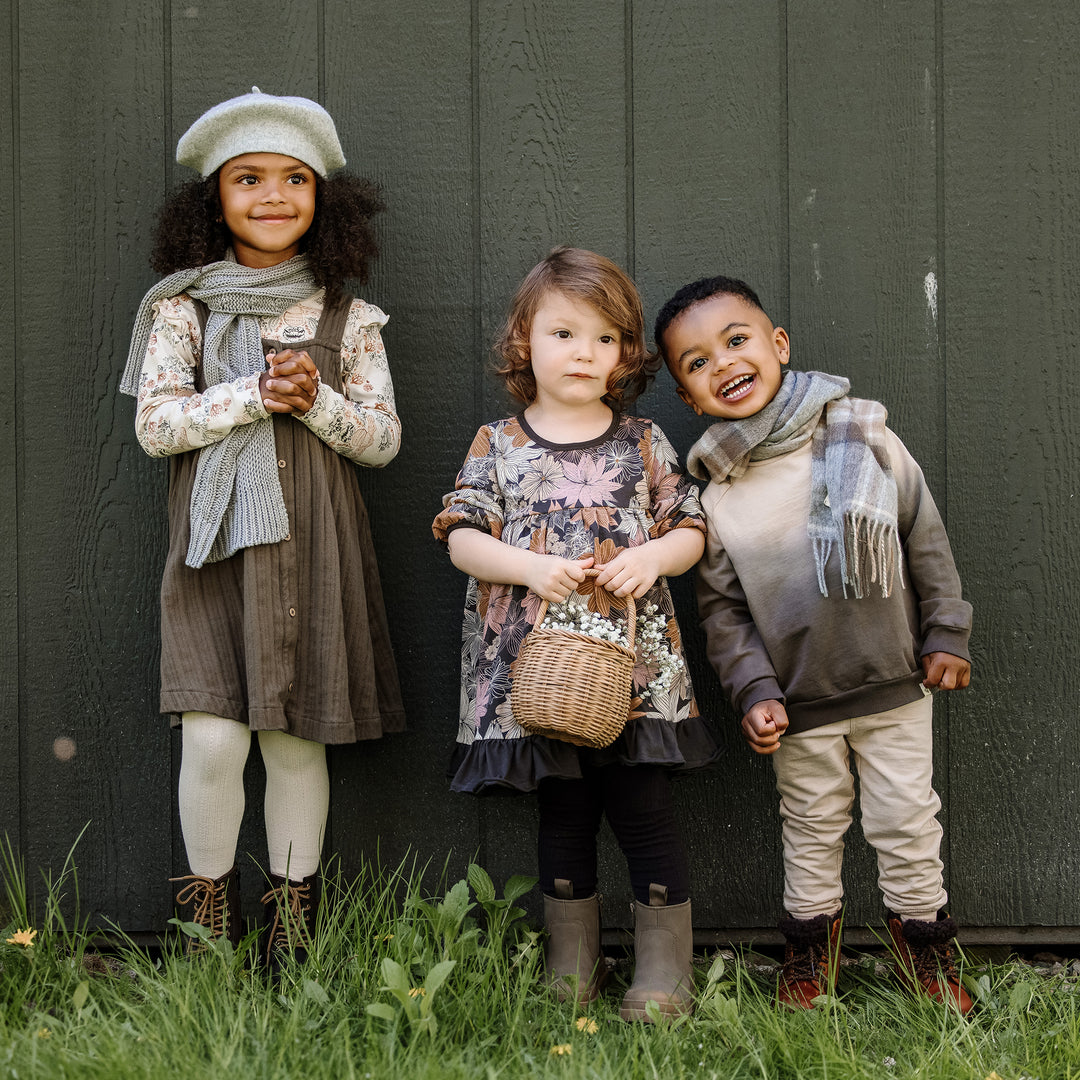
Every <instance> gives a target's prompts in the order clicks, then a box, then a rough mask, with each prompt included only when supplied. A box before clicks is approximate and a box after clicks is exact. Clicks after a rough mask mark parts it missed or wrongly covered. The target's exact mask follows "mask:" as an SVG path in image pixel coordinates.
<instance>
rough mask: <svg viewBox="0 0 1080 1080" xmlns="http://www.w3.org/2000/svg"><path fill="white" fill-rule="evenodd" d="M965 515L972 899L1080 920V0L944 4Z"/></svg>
mask: <svg viewBox="0 0 1080 1080" xmlns="http://www.w3.org/2000/svg"><path fill="white" fill-rule="evenodd" d="M942 21H943V54H944V68H945V72H946V74H947V80H948V81H947V94H946V99H945V115H944V120H945V128H944V130H945V161H944V169H945V174H944V175H945V240H946V262H945V274H946V277H945V280H946V284H947V288H948V307H947V309H946V313H945V319H946V328H947V334H948V337H947V342H948V361H949V364H948V383H947V391H948V396H947V408H948V412H947V415H948V433H949V438H948V451H949V467H950V472H949V507H950V533H951V536H952V540H953V544H954V547H955V548H956V549H957V552H958V555H959V556H960V560H961V563H962V565H963V566H964V567H965V568H966V570H967V575H966V581H967V587H968V591H969V594H970V598H971V599H972V601H973V603H974V605H975V618H976V637H975V644H976V650H977V652H976V658H975V659H976V663H975V674H974V679H975V681H974V683H973V688H972V690H971V691H970V692H969V693H968V694H966V695H964V696H963V697H962V698H961V700H960V701H959V702H958V703H957V705H956V706H955V716H956V721H955V722H954V724H953V727H952V774H951V786H952V789H953V801H954V805H955V806H956V807H957V808H962V813H954V826H953V863H954V866H955V867H957V868H958V870H959V873H957V874H954V885H953V888H954V896H955V901H956V903H955V907H956V910H957V911H958V913H959V914H961V915H962V916H963V918H964V919H965V920H967V921H969V922H972V923H976V924H979V925H995V924H1007V925H1050V926H1053V925H1066V926H1069V925H1071V926H1075V925H1077V924H1080V897H1078V894H1077V890H1076V889H1075V887H1073V885H1072V884H1070V883H1074V882H1075V881H1076V880H1077V876H1078V874H1080V846H1078V844H1077V839H1076V838H1077V824H1078V814H1077V807H1078V806H1080V801H1078V798H1077V796H1078V779H1077V777H1078V765H1080V729H1078V727H1077V724H1076V720H1075V715H1074V714H1075V702H1074V699H1075V685H1076V678H1075V672H1076V668H1077V653H1078V644H1077V639H1078V628H1080V618H1078V616H1080V588H1078V584H1077V574H1076V568H1077V565H1078V561H1080V538H1078V536H1080V506H1078V503H1080V498H1078V497H1077V494H1076V483H1077V480H1076V478H1077V476H1078V475H1080V449H1078V444H1077V440H1076V436H1075V433H1076V416H1077V410H1078V408H1080V390H1078V387H1077V382H1076V379H1075V377H1074V372H1075V367H1076V296H1077V292H1078V285H1080V240H1078V237H1080V214H1078V210H1077V201H1076V190H1077V179H1078V176H1077V169H1078V166H1077V162H1078V161H1080V121H1078V117H1080V89H1078V88H1080V62H1078V59H1077V54H1076V49H1075V43H1076V41H1077V37H1078V35H1080V11H1078V9H1077V7H1076V6H1075V5H1074V4H1070V3H1066V2H1064V0H1047V2H1045V3H1041V4H1038V5H1036V6H1035V7H1023V6H1022V5H1017V4H1005V5H998V6H991V7H987V6H986V5H983V4H976V3H971V2H961V3H958V4H951V3H950V4H944V5H943V6H942Z"/></svg>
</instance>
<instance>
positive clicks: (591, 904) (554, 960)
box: [544, 878, 608, 1005]
mask: <svg viewBox="0 0 1080 1080" xmlns="http://www.w3.org/2000/svg"><path fill="white" fill-rule="evenodd" d="M544 925H545V926H546V927H547V931H548V942H547V949H546V950H545V952H544V974H545V977H546V978H547V980H548V982H549V983H550V984H551V987H552V989H553V990H554V991H555V995H556V997H558V999H559V1000H560V1001H570V1000H572V999H573V1000H576V1001H577V1003H578V1004H579V1005H588V1004H589V1003H590V1002H592V1001H595V1000H596V999H597V998H598V997H599V996H600V990H601V989H602V987H603V985H604V983H605V982H607V976H608V969H607V965H606V963H605V962H604V957H603V955H602V954H601V951H600V896H599V894H597V893H593V894H592V896H586V897H584V898H583V899H581V900H575V899H574V886H573V883H572V882H570V881H569V880H567V879H566V878H556V879H555V896H548V895H547V893H544Z"/></svg>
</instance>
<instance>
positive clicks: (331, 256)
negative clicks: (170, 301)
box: [150, 170, 384, 301]
mask: <svg viewBox="0 0 1080 1080" xmlns="http://www.w3.org/2000/svg"><path fill="white" fill-rule="evenodd" d="M219 171H220V170H219ZM383 209H384V206H383V201H382V196H381V194H380V192H379V189H378V187H377V186H376V185H375V184H374V183H372V182H371V181H370V180H362V179H361V178H360V177H358V176H352V175H350V174H349V173H338V174H337V175H336V176H333V177H331V178H330V179H328V180H327V179H323V178H322V177H319V178H318V180H317V181H316V184H315V219H314V221H312V223H311V228H310V229H308V231H307V233H306V234H305V235H304V238H303V240H302V250H303V251H304V252H305V254H306V255H307V257H308V260H309V261H310V263H311V272H312V275H313V276H314V278H315V284H316V285H319V286H321V287H322V288H325V289H326V299H327V300H328V301H330V300H333V299H335V298H336V297H337V296H340V295H341V293H342V292H343V286H344V283H345V281H346V279H352V280H353V281H355V282H356V283H357V284H358V285H363V284H364V283H365V281H367V278H368V272H369V270H370V267H371V262H372V260H373V259H374V258H375V257H376V256H377V255H378V253H379V245H378V242H377V240H376V237H375V230H374V228H373V227H372V223H371V219H372V218H373V217H374V216H375V215H376V214H377V213H379V212H380V211H381V210H383ZM231 243H232V236H231V235H230V233H229V230H228V228H227V227H226V225H225V223H224V221H222V214H221V198H220V196H219V194H218V174H217V172H215V173H212V174H211V175H210V176H208V177H206V178H205V179H203V180H189V181H188V182H187V183H185V184H183V185H182V186H181V187H180V188H178V189H177V190H176V191H174V192H173V193H172V195H170V196H169V197H168V198H167V199H166V200H165V203H164V204H163V205H162V207H161V209H160V211H159V212H158V223H157V229H156V232H155V235H154V250H153V253H152V254H151V256H150V265H151V266H152V267H153V268H154V269H155V270H156V271H157V272H158V273H159V274H171V273H173V272H175V271H177V270H186V269H188V268H189V267H195V266H205V265H206V264H207V263H211V262H218V261H219V260H221V259H223V258H224V257H225V252H226V251H228V249H229V245H230V244H231Z"/></svg>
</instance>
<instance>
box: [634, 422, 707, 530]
mask: <svg viewBox="0 0 1080 1080" xmlns="http://www.w3.org/2000/svg"><path fill="white" fill-rule="evenodd" d="M641 450H642V460H643V462H644V464H645V470H646V481H647V483H648V485H649V502H650V505H651V508H652V518H653V523H654V524H653V526H652V529H651V530H650V532H651V534H652V536H651V538H652V539H653V540H656V539H658V538H659V537H661V536H664V535H665V534H667V533H669V532H671V530H672V529H686V528H690V529H700V530H701V531H702V532H705V531H706V524H705V515H704V513H703V512H702V509H701V501H700V499H699V497H698V488H697V484H695V483H694V482H693V481H692V480H691V479H690V478H689V477H688V476H687V475H686V474H685V473H684V472H683V471H682V470H681V469H680V468H679V456H678V454H676V453H675V449H674V447H673V446H672V445H671V443H670V442H669V441H668V437H667V436H666V435H665V434H664V433H663V431H661V430H660V428H659V427H657V425H656V424H649V425H648V427H647V428H646V430H645V432H644V435H643V437H642V447H641Z"/></svg>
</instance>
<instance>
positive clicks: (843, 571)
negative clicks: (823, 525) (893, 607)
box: [813, 517, 904, 600]
mask: <svg viewBox="0 0 1080 1080" xmlns="http://www.w3.org/2000/svg"><path fill="white" fill-rule="evenodd" d="M843 533H844V539H843V543H841V544H837V543H836V541H835V539H834V538H833V537H831V536H818V537H815V538H814V540H813V544H814V563H815V565H816V567H817V579H818V588H819V589H820V590H821V595H822V596H828V595H829V589H828V586H827V585H826V584H825V564H826V563H827V562H828V561H829V556H830V555H831V554H832V551H833V547H834V546H837V547H838V551H839V556H840V576H841V579H842V581H843V587H844V599H845V600H846V599H847V595H848V586H851V590H852V592H853V593H854V595H855V599H856V600H861V599H862V598H863V597H864V596H865V595H866V592H865V588H866V586H865V585H864V582H869V583H870V584H871V585H872V584H874V583H875V582H876V583H878V584H880V586H881V595H882V596H885V597H887V596H888V595H889V594H890V593H891V592H892V582H893V581H894V580H896V579H898V580H899V581H900V587H901V588H903V587H904V576H903V569H902V568H903V560H902V559H901V558H900V537H899V535H898V534H897V531H896V529H895V527H893V526H892V525H889V524H888V523H887V522H883V521H878V522H871V521H870V520H869V519H867V518H865V517H861V518H860V517H855V518H848V519H847V520H846V521H844V523H843Z"/></svg>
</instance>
